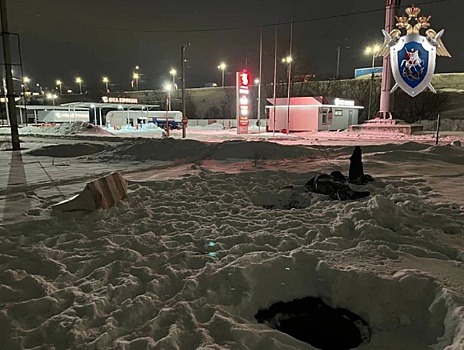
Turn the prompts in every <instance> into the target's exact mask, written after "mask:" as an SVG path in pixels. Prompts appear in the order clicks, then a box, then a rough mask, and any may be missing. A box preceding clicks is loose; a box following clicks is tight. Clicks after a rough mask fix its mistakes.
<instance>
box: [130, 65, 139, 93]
mask: <svg viewBox="0 0 464 350" xmlns="http://www.w3.org/2000/svg"><path fill="white" fill-rule="evenodd" d="M139 69H140V67H139V66H135V67H134V71H133V72H132V79H133V80H134V81H135V86H133V88H134V90H137V91H138V90H139V78H140V73H139Z"/></svg>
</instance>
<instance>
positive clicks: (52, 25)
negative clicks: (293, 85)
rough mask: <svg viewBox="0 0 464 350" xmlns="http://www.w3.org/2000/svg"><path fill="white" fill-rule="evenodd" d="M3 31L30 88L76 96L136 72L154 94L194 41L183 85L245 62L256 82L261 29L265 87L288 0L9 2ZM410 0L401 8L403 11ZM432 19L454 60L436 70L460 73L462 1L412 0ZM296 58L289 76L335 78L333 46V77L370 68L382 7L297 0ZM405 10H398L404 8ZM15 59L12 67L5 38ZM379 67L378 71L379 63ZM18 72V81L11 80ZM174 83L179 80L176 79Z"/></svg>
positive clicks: (281, 45) (284, 29)
mask: <svg viewBox="0 0 464 350" xmlns="http://www.w3.org/2000/svg"><path fill="white" fill-rule="evenodd" d="M6 2H7V8H8V17H9V26H10V31H11V32H15V33H19V34H20V37H21V51H22V60H23V67H24V75H26V76H28V77H30V78H31V80H32V83H33V84H34V85H35V83H40V84H41V85H42V86H43V87H48V88H53V87H54V81H55V80H56V79H61V80H62V81H63V89H65V88H68V87H69V88H71V89H73V90H77V86H76V84H75V83H74V81H75V77H76V76H80V77H82V79H83V80H84V84H85V87H84V88H86V89H99V88H101V87H102V86H103V83H102V82H101V80H102V77H103V76H107V77H109V79H110V81H111V90H123V89H125V90H129V89H130V81H131V77H132V71H133V68H134V67H135V66H136V65H138V66H139V67H140V73H141V75H142V77H141V80H140V86H139V87H140V89H153V88H160V87H161V86H162V85H163V83H164V82H165V81H169V80H171V79H172V78H171V77H170V75H169V70H170V69H171V68H172V67H174V68H176V69H177V71H178V75H179V76H180V46H181V45H182V43H183V42H184V43H186V42H191V45H190V46H188V48H187V50H186V57H187V58H188V69H187V87H200V86H204V85H205V83H209V82H216V83H218V84H220V83H221V72H220V70H219V69H218V68H217V66H218V64H219V63H220V62H221V61H224V62H226V64H227V65H228V67H227V70H226V72H227V74H226V85H231V84H233V80H234V72H235V71H236V70H239V69H241V68H244V67H245V65H246V64H247V65H248V68H249V69H250V71H251V72H252V74H253V75H254V76H256V75H257V74H258V67H259V38H260V31H261V26H262V32H263V73H262V79H263V82H264V83H266V82H272V79H273V64H274V63H273V62H274V61H273V60H274V35H275V26H274V24H276V23H283V24H281V25H279V26H278V45H277V50H278V59H279V63H278V70H279V72H283V71H284V70H285V67H284V66H283V65H282V63H281V62H280V60H281V58H282V57H284V56H286V55H287V54H288V51H289V38H290V25H289V24H288V23H289V22H290V21H291V18H292V1H291V0H285V1H276V0H249V1H244V0H188V1H187V0H168V1H157V0H6ZM411 4H412V2H406V1H404V0H403V1H402V3H401V5H402V7H403V8H404V7H405V6H407V5H411ZM415 4H416V6H419V7H420V8H421V9H422V14H424V15H431V16H432V18H431V21H430V22H431V28H433V29H435V30H436V31H439V30H440V29H443V28H445V31H446V32H445V35H444V37H443V41H444V43H445V45H446V47H447V49H448V50H449V51H450V53H451V55H452V58H439V59H438V61H437V68H436V72H457V71H463V70H464V45H463V44H464V39H463V38H464V36H463V33H464V21H463V20H462V18H463V16H464V3H463V1H462V0H441V1H440V0H422V1H416V2H415ZM294 6H295V8H294V26H293V53H292V56H293V57H294V60H295V61H294V62H295V66H294V69H295V74H309V73H313V74H316V77H317V78H330V77H334V76H335V74H336V66H337V46H338V45H340V47H341V51H340V76H341V77H352V76H353V74H354V69H355V68H359V67H368V66H370V65H371V57H369V56H366V55H365V54H364V48H365V47H366V46H368V45H370V44H372V43H381V42H382V41H383V36H382V33H381V29H382V28H383V27H384V18H385V11H384V9H385V0H337V1H333V0H294ZM401 12H402V13H404V9H402V10H401ZM12 46H13V48H12V49H13V58H14V60H15V62H16V63H18V62H19V56H18V54H17V51H18V50H17V46H16V44H15V42H14V40H12ZM376 62H377V64H378V65H380V64H381V59H378V60H377V61H376ZM18 74H19V72H18V69H17V68H15V75H18ZM177 83H178V84H180V80H177Z"/></svg>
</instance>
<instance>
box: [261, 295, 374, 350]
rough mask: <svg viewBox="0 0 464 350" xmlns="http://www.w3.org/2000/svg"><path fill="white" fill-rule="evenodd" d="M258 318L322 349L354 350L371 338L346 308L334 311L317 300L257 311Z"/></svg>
mask: <svg viewBox="0 0 464 350" xmlns="http://www.w3.org/2000/svg"><path fill="white" fill-rule="evenodd" d="M255 318H256V320H257V321H258V322H260V323H264V324H267V325H268V326H270V327H271V328H274V329H276V330H279V331H281V332H284V333H286V334H288V335H290V336H292V337H294V338H296V339H298V340H301V341H304V342H306V343H308V344H310V345H312V346H314V347H316V348H318V349H322V350H332V349H333V350H335V349H336V350H342V349H353V348H356V347H358V346H359V345H361V344H366V343H368V342H369V341H370V338H371V331H370V329H369V327H368V325H367V322H365V321H364V320H363V319H361V317H359V316H358V315H356V314H355V313H353V312H351V311H348V310H346V309H334V308H332V307H330V306H329V305H327V304H325V303H324V302H323V301H322V299H320V298H315V297H306V298H303V299H295V300H293V301H290V302H278V303H276V304H273V305H272V306H271V307H270V308H269V309H267V310H260V311H258V313H257V314H256V315H255Z"/></svg>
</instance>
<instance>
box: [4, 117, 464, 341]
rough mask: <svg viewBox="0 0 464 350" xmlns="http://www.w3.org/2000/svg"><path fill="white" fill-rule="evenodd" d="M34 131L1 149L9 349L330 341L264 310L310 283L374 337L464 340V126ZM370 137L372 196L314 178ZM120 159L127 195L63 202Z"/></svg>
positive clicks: (366, 151) (343, 162) (343, 165)
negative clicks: (337, 194)
mask: <svg viewBox="0 0 464 350" xmlns="http://www.w3.org/2000/svg"><path fill="white" fill-rule="evenodd" d="M28 128H29V129H24V130H21V137H22V138H23V141H24V143H23V144H22V146H23V147H24V148H25V149H24V150H23V151H21V152H12V151H9V150H8V148H9V144H8V142H7V139H6V136H4V137H3V139H4V142H3V143H2V151H1V152H0V161H1V164H2V167H1V169H0V219H1V223H0V343H1V345H2V346H1V347H0V348H1V349H130V350H135V349H163V350H164V349H182V350H186V349H250V350H251V349H253V350H256V349H258V350H259V349H265V350H271V349H315V347H313V346H311V345H310V344H308V343H305V342H302V341H300V340H297V339H295V338H293V337H291V336H289V335H287V334H285V333H282V332H280V331H278V330H275V329H273V328H272V327H271V326H274V327H275V326H276V324H277V325H278V324H279V322H281V321H282V320H285V319H286V318H289V317H292V315H278V316H277V318H276V320H275V321H274V322H273V323H272V322H271V324H262V323H258V322H257V320H256V318H255V315H256V314H257V312H258V311H259V310H263V309H267V308H269V307H271V305H273V304H274V303H277V302H281V301H284V302H287V301H292V300H294V299H300V298H305V297H309V296H310V297H317V298H321V299H322V300H323V301H324V302H325V303H326V304H327V305H329V306H331V307H334V308H343V309H346V310H349V311H351V312H353V313H355V314H357V315H359V316H360V317H361V318H362V319H363V320H365V321H366V323H367V324H368V327H369V330H370V336H369V337H370V340H369V342H368V343H365V344H363V345H361V346H360V347H359V349H375V350H377V349H392V350H393V349H400V350H401V349H404V350H406V349H407V350H416V349H417V350H418V349H435V350H439V349H447V350H457V349H463V346H464V237H463V234H464V229H463V224H464V214H463V210H464V166H463V165H464V148H462V147H459V146H451V145H450V143H451V141H453V140H455V139H457V138H459V137H457V136H449V137H447V138H446V137H445V138H442V140H441V143H440V145H439V146H434V144H433V137H432V136H431V135H419V136H412V137H406V136H394V137H392V135H379V134H377V135H362V136H359V135H356V134H354V135H353V134H347V133H318V134H312V135H309V134H307V135H304V134H300V135H290V136H286V135H281V134H275V135H273V134H266V133H262V134H260V135H257V134H253V135H249V136H243V137H240V138H238V137H237V136H236V135H234V133H233V132H231V131H224V130H212V129H211V127H210V129H209V130H206V129H196V130H195V129H188V138H187V139H185V140H182V139H180V131H174V132H173V133H172V135H173V136H174V138H173V139H161V138H160V134H159V133H158V134H156V133H151V134H150V135H151V137H147V138H132V139H131V138H128V137H127V138H124V139H119V138H117V137H114V136H112V135H110V134H108V132H106V131H103V130H98V129H97V130H91V132H90V133H89V132H88V131H89V130H86V132H85V133H83V131H85V130H82V129H79V128H76V129H74V130H71V129H70V127H69V126H68V127H64V126H63V127H62V128H63V130H62V131H61V132H59V131H56V130H49V131H51V132H41V133H42V134H49V135H50V134H53V135H54V137H53V138H50V137H38V136H37V135H38V132H37V131H36V130H34V129H33V128H32V127H28ZM31 128H32V129H31ZM28 130H29V131H28ZM31 133H33V134H35V135H36V136H35V137H30V136H26V135H27V134H31ZM136 135H137V136H138V135H140V133H139V134H137V133H136ZM125 136H132V135H131V133H126V134H125ZM73 137H74V138H77V139H79V140H78V141H76V140H75V139H72V138H73ZM221 139H226V140H227V141H223V142H218V141H219V140H221ZM203 141H208V142H203ZM461 141H462V138H461ZM358 144H359V145H361V146H362V151H363V160H364V171H365V172H366V173H368V174H371V175H372V176H373V177H374V178H375V181H374V182H373V183H369V184H368V185H367V186H365V189H367V190H369V191H370V192H371V195H370V196H369V197H367V198H364V199H361V200H357V201H334V200H331V199H330V198H329V197H328V196H324V195H320V194H315V193H311V192H306V191H305V187H304V185H305V183H306V182H307V181H308V180H309V179H310V178H311V177H312V176H314V175H315V174H317V173H319V172H331V171H333V170H339V171H341V172H342V173H344V174H348V167H349V160H348V158H349V156H350V155H351V152H352V150H353V147H354V145H358ZM113 170H119V171H121V172H122V174H123V175H124V176H125V178H126V179H128V181H129V193H128V196H127V198H126V199H125V200H123V201H122V202H121V203H119V204H118V205H116V206H114V207H112V208H110V209H109V210H98V211H95V212H92V213H66V214H56V213H53V212H52V211H51V210H50V205H52V204H54V203H57V202H59V201H60V200H63V199H65V198H69V197H70V196H71V195H73V194H76V193H78V192H80V191H81V190H82V189H83V188H84V186H85V183H86V182H87V181H89V180H92V179H95V178H97V177H99V176H102V175H106V174H108V173H109V172H110V171H113ZM355 187H356V188H357V189H362V188H363V187H362V186H355ZM289 203H291V204H292V205H291V206H293V207H294V208H293V209H283V208H287V207H289ZM268 208H271V209H268ZM313 317H315V318H317V317H318V316H317V315H314V316H313ZM310 332H311V330H310V329H308V333H310ZM338 332H340V330H339V329H336V328H333V329H329V330H328V337H332V338H336V337H337V333H338ZM326 348H327V349H328V348H329V347H326ZM345 348H346V347H344V345H343V344H339V347H337V349H345Z"/></svg>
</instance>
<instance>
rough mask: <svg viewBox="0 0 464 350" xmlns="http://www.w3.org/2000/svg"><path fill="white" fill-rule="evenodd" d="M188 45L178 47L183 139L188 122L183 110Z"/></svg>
mask: <svg viewBox="0 0 464 350" xmlns="http://www.w3.org/2000/svg"><path fill="white" fill-rule="evenodd" d="M188 45H190V43H187V44H185V45H184V44H182V46H181V47H180V60H181V65H182V66H181V67H182V138H183V139H185V137H186V130H185V128H186V126H187V125H186V124H187V122H188V119H187V115H186V112H185V49H186V47H187V46H188Z"/></svg>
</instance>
